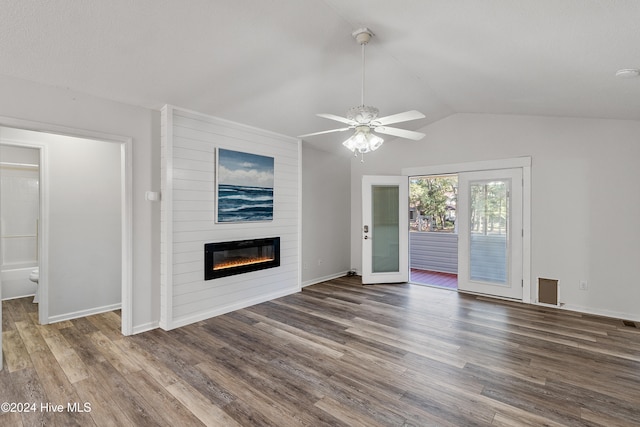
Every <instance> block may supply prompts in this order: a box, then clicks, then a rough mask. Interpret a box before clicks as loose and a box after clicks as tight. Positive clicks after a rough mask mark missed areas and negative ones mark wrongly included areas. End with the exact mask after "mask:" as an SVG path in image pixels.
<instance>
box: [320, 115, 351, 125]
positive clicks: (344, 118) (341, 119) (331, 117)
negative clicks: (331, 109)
mask: <svg viewBox="0 0 640 427" xmlns="http://www.w3.org/2000/svg"><path fill="white" fill-rule="evenodd" d="M316 116H318V117H323V118H325V119H329V120H335V121H337V122H341V123H346V124H348V125H351V126H355V125H357V124H358V123H357V122H355V121H353V120H351V119H347V118H346V117H340V116H336V115H335V114H326V113H320V114H316Z"/></svg>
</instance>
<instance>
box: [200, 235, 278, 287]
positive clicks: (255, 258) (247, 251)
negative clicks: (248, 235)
mask: <svg viewBox="0 0 640 427" xmlns="http://www.w3.org/2000/svg"><path fill="white" fill-rule="evenodd" d="M279 266H280V238H279V237H270V238H266V239H251V240H236V241H233V242H220V243H205V245H204V280H211V279H216V278H218V277H225V276H233V275H234V274H242V273H248V272H250V271H255V270H264V269H265V268H273V267H279Z"/></svg>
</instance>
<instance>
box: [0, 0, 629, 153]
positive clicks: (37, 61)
mask: <svg viewBox="0 0 640 427" xmlns="http://www.w3.org/2000/svg"><path fill="white" fill-rule="evenodd" d="M639 22H640V1H635V0H520V1H511V0H455V1H452V0H394V1H389V0H188V1H184V0H109V1H102V0H85V1H77V0H55V1H37V0H2V2H0V74H3V75H7V76H13V77H18V78H21V79H26V80H31V81H35V82H40V83H45V84H49V85H54V86H57V87H62V88H68V89H71V90H76V91H80V92H84V93H87V94H91V95H95V96H99V97H103V98H108V99H112V100H116V101H122V102H125V103H129V104H134V105H140V106H144V107H149V108H154V109H158V108H160V107H161V106H162V105H164V104H166V103H169V104H173V105H176V106H180V107H184V108H188V109H192V110H196V111H200V112H203V113H207V114H211V115H215V116H219V117H222V118H226V119H229V120H233V121H238V122H241V123H245V124H249V125H253V126H257V127H260V128H264V129H268V130H272V131H275V132H279V133H283V134H286V135H290V136H295V135H299V134H304V133H310V132H315V131H321V130H325V129H331V128H333V127H336V126H335V124H336V123H335V122H331V121H329V120H326V119H322V118H318V117H316V116H315V113H333V114H337V115H345V113H346V110H347V109H348V108H350V107H352V106H356V105H359V104H360V88H361V86H360V84H361V82H360V79H361V63H360V54H361V52H360V46H359V45H358V44H357V43H356V42H355V40H354V39H353V38H352V36H351V33H352V31H353V30H355V29H357V28H360V27H363V26H366V27H369V28H371V30H372V31H373V32H374V33H375V36H374V38H373V39H372V41H371V42H370V43H369V45H368V46H367V51H366V53H367V64H366V99H365V103H366V104H367V105H374V106H376V107H378V108H379V109H380V111H381V115H389V114H394V113H398V112H402V111H405V110H411V109H416V110H419V111H421V112H423V113H424V114H426V116H427V118H426V119H423V120H419V121H415V122H408V123H405V124H403V125H402V126H398V127H404V128H410V129H418V128H420V127H423V126H425V125H427V124H429V123H432V122H434V121H437V120H439V119H442V118H444V117H446V116H448V115H450V114H453V113H460V112H473V113H500V114H532V115H546V116H570V117H586V118H614V119H633V120H640V78H638V79H619V78H616V77H615V73H616V71H617V70H618V69H621V68H638V67H640V48H638V46H639V41H640V25H639V24H638V23H639ZM338 125H339V124H338ZM342 139H344V134H339V135H338V134H330V135H323V136H317V137H309V138H308V139H307V140H308V141H309V142H310V143H312V144H314V145H316V146H317V147H320V148H322V147H324V148H333V147H334V146H336V144H338V141H341V140H342Z"/></svg>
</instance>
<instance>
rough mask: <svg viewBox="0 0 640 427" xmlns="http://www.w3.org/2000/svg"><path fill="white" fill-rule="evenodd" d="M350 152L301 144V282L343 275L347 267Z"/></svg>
mask: <svg viewBox="0 0 640 427" xmlns="http://www.w3.org/2000/svg"><path fill="white" fill-rule="evenodd" d="M351 158H352V157H351V156H350V155H346V154H343V155H336V154H332V153H329V152H326V151H320V150H316V149H314V148H312V147H310V146H309V145H308V144H304V143H303V145H302V285H303V286H307V285H310V284H313V283H317V282H320V281H323V280H328V279H330V278H334V277H338V276H341V275H344V274H345V273H346V272H347V271H349V269H350V268H351V265H350V264H349V263H350V253H349V230H350V221H349V216H350V210H351V202H350V196H351V192H350V187H349V181H350V172H349V171H350V162H351Z"/></svg>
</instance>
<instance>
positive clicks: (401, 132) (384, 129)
mask: <svg viewBox="0 0 640 427" xmlns="http://www.w3.org/2000/svg"><path fill="white" fill-rule="evenodd" d="M373 130H375V131H376V132H378V133H384V134H387V135H393V136H398V137H400V138H407V139H413V140H414V141H417V140H419V139H422V138H424V136H425V135H424V133H422V132H414V131H412V130H406V129H398V128H390V127H388V126H378V127H375V128H373Z"/></svg>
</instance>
